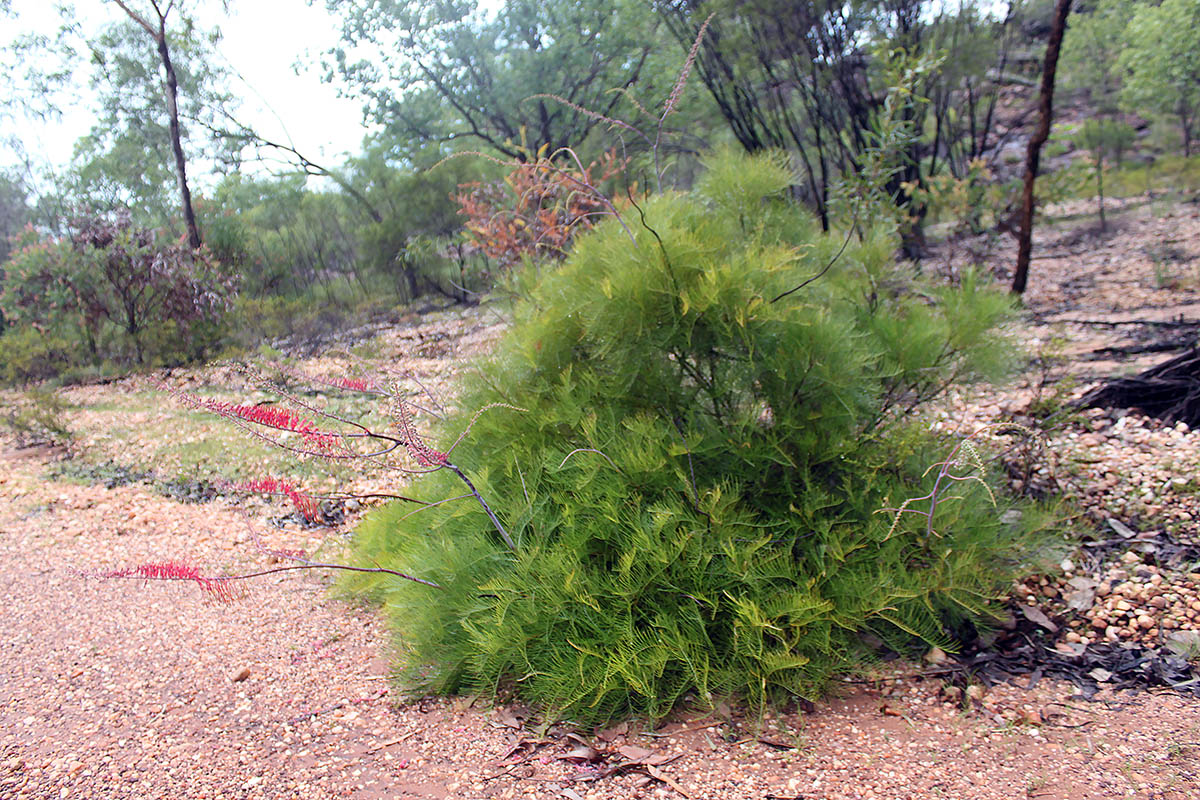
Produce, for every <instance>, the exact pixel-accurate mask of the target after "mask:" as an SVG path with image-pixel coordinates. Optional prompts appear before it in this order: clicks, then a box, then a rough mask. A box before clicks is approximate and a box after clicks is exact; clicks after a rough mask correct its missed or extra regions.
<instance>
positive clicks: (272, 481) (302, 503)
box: [233, 478, 321, 522]
mask: <svg viewBox="0 0 1200 800" xmlns="http://www.w3.org/2000/svg"><path fill="white" fill-rule="evenodd" d="M233 488H235V489H237V490H239V491H243V492H262V493H264V494H281V495H283V496H284V497H286V498H287V499H288V500H291V501H292V505H294V506H295V507H296V510H297V511H299V512H300V513H301V515H303V516H304V518H305V519H306V520H308V521H309V522H320V521H321V507H320V505H319V504H318V503H317V500H316V498H314V497H312V496H311V495H307V494H305V493H304V492H301V491H300V490H299V489H297V488H296V487H295V486H292V484H290V483H288V482H287V481H281V480H279V479H278V478H256V479H255V480H252V481H249V482H248V483H239V484H236V485H235V486H234V487H233Z"/></svg>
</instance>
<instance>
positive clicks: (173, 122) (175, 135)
mask: <svg viewBox="0 0 1200 800" xmlns="http://www.w3.org/2000/svg"><path fill="white" fill-rule="evenodd" d="M158 55H159V58H161V59H162V65H163V71H164V72H165V73H166V79H165V80H164V81H163V84H164V89H165V90H166V91H165V92H164V94H165V95H166V98H167V113H168V114H169V116H170V123H169V124H170V131H171V150H172V151H173V152H174V153H175V176H176V177H177V178H178V179H179V198H180V202H181V204H182V205H183V222H184V224H185V225H186V226H187V232H188V244H189V245H190V246H191V248H192V249H193V250H198V249H200V229H199V228H198V227H197V226H196V212H195V211H193V210H192V192H191V190H190V189H189V188H188V182H187V162H186V161H185V160H184V157H183V142H182V141H180V135H179V104H178V102H177V98H178V95H179V85H178V83H177V82H176V80H175V67H174V65H172V64H171V52H170V50H169V49H168V48H167V32H166V29H165V25H164V26H160V28H159V31H158Z"/></svg>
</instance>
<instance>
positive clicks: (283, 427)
mask: <svg viewBox="0 0 1200 800" xmlns="http://www.w3.org/2000/svg"><path fill="white" fill-rule="evenodd" d="M199 405H200V407H201V408H205V409H207V410H209V411H212V412H213V413H215V414H220V415H221V416H223V417H237V418H238V419H244V420H246V421H247V422H253V423H255V424H258V425H262V426H264V427H267V428H274V429H275V430H280V431H288V432H290V433H298V434H300V435H301V436H302V437H304V439H305V440H306V441H308V442H309V443H310V444H312V445H314V446H316V447H317V448H318V449H320V450H331V449H333V447H334V445H335V444H336V443H337V442H338V440H339V439H340V437H339V436H338V435H337V434H336V433H330V432H329V431H323V430H321V429H320V428H318V427H317V426H316V425H314V424H312V422H310V421H309V420H306V419H304V418H303V417H301V416H299V415H297V414H293V413H292V412H291V411H288V410H287V409H284V408H275V407H272V406H239V405H234V404H233V403H222V402H218V401H216V400H201V401H199Z"/></svg>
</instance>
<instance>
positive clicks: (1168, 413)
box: [1075, 347, 1200, 427]
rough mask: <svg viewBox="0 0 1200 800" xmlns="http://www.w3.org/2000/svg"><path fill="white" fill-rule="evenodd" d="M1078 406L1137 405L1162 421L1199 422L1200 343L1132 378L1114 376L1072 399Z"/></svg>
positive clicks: (1126, 406) (1111, 406)
mask: <svg viewBox="0 0 1200 800" xmlns="http://www.w3.org/2000/svg"><path fill="white" fill-rule="evenodd" d="M1075 405H1076V406H1077V407H1079V408H1136V409H1138V410H1139V411H1141V412H1142V413H1144V414H1146V415H1147V416H1151V417H1155V418H1157V419H1161V420H1162V421H1163V422H1167V423H1175V422H1185V423H1187V425H1188V427H1196V426H1197V425H1200V347H1193V348H1192V349H1191V350H1188V351H1187V352H1185V353H1182V354H1180V355H1178V356H1176V357H1175V358H1172V359H1170V360H1169V361H1164V362H1163V363H1161V364H1156V365H1155V366H1153V367H1151V368H1150V369H1148V370H1145V371H1144V372H1141V373H1138V374H1137V375H1134V376H1133V377H1131V378H1114V379H1113V380H1111V381H1108V382H1107V383H1105V384H1103V385H1101V386H1098V387H1096V388H1095V389H1093V390H1092V391H1090V392H1088V393H1087V394H1085V395H1084V396H1083V397H1081V398H1079V400H1077V401H1076V402H1075Z"/></svg>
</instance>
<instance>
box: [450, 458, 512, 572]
mask: <svg viewBox="0 0 1200 800" xmlns="http://www.w3.org/2000/svg"><path fill="white" fill-rule="evenodd" d="M445 467H446V469H448V470H450V471H451V472H453V473H454V474H455V475H457V476H458V477H459V479H460V480H461V481H462V482H463V483H465V484H466V485H467V489H468V490H470V492H471V495H472V496H473V497H474V498H475V500H476V501H477V502H478V503H479V505H480V506H481V507H482V508H483V511H484V513H485V514H487V515H488V519H490V520H491V521H492V524H493V525H494V526H496V530H497V532H499V534H500V538H501V539H503V540H504V543H505V544H506V545H508V549H509V550H512V551H513V552H516V550H517V545H516V544H515V543H514V542H513V540H512V538H511V537H510V536H509V535H508V531H506V530H504V526H503V525H501V524H500V520H499V518H497V517H496V512H494V511H492V507H491V506H489V505H488V504H487V501H486V500H484V499H483V495H481V494H480V493H479V490H478V489H476V488H475V484H473V483H471V479H470V478H468V477H467V474H466V473H465V472H463V471H462V470H461V469H459V468H458V466H457V465H456V464H452V463H451V462H449V461H447V462H446V463H445Z"/></svg>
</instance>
